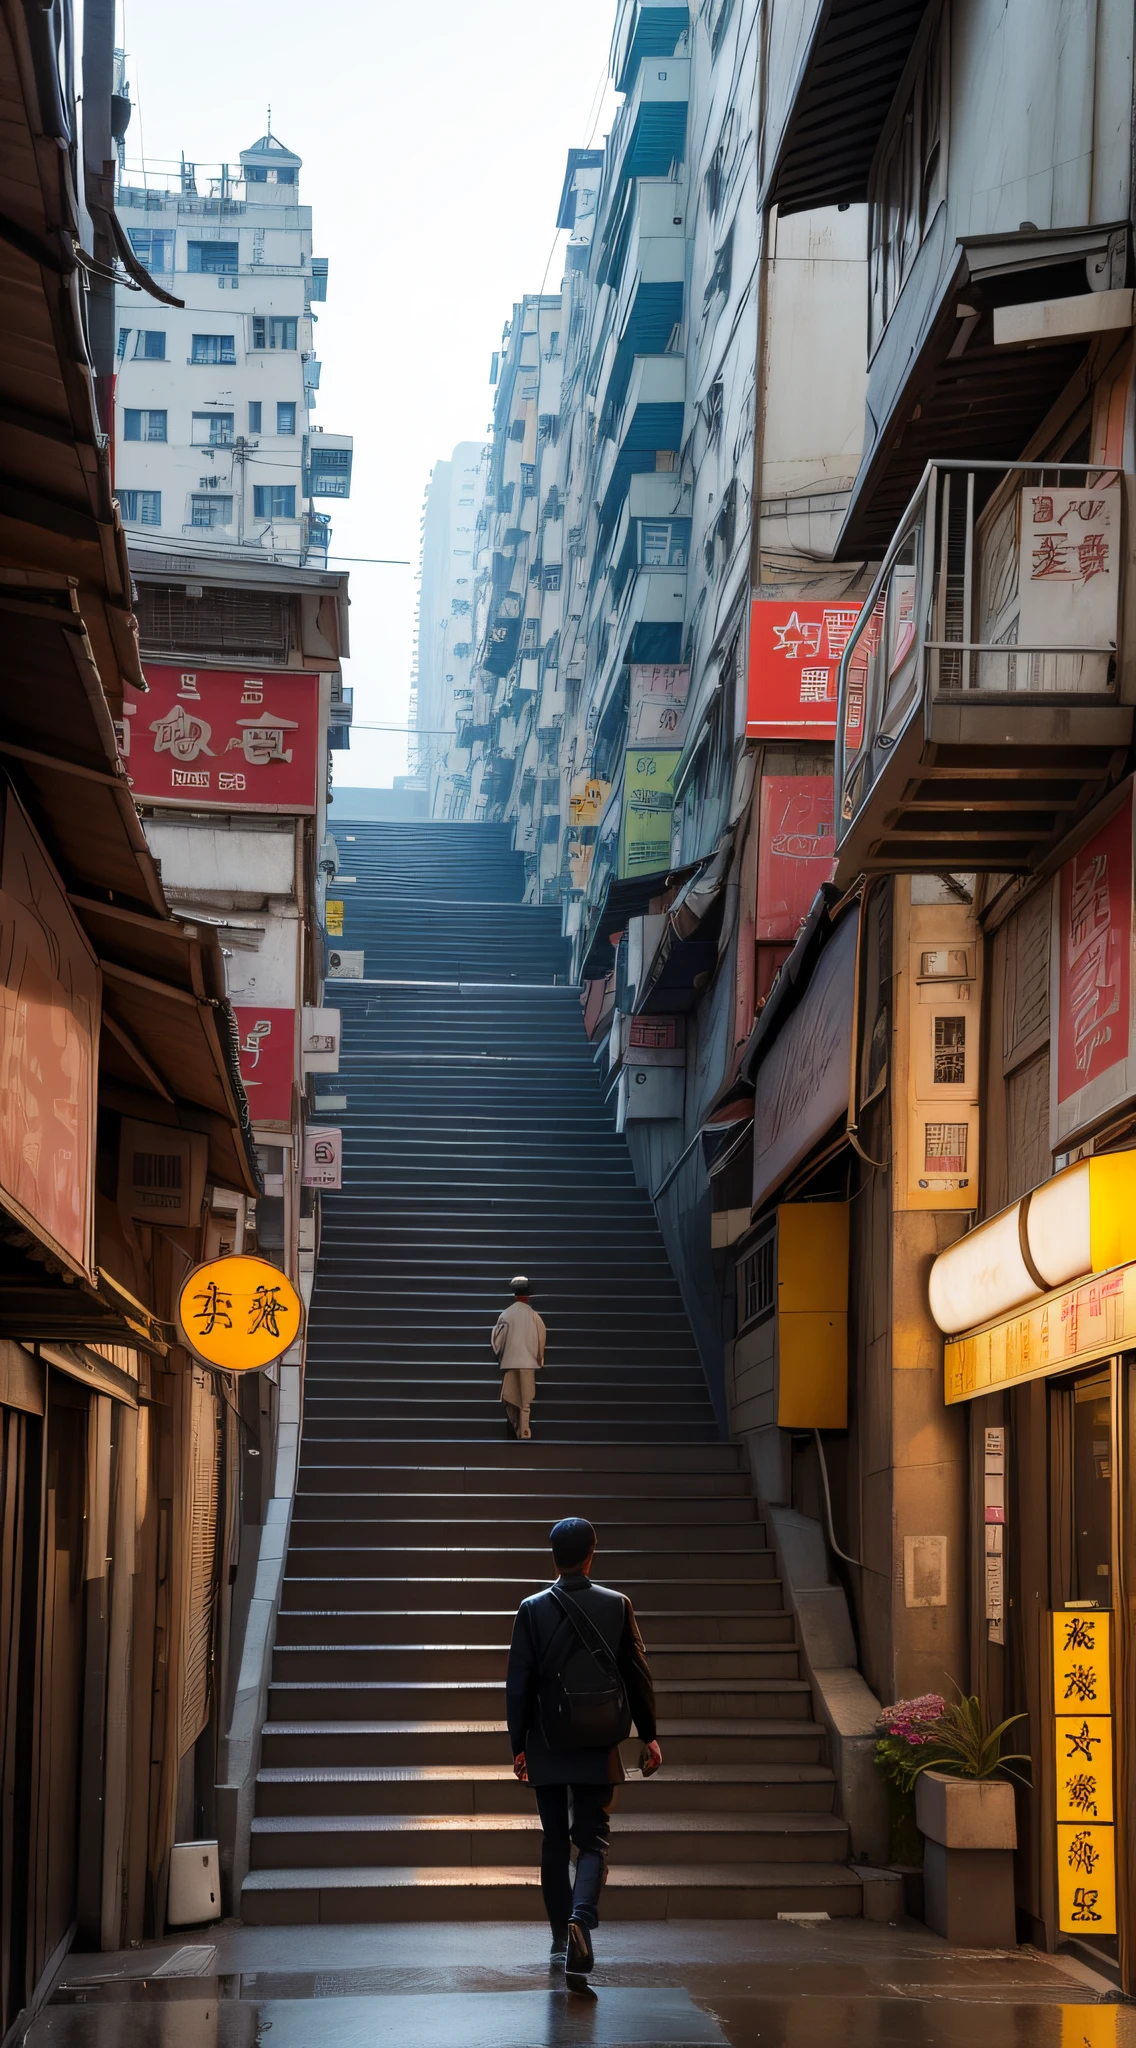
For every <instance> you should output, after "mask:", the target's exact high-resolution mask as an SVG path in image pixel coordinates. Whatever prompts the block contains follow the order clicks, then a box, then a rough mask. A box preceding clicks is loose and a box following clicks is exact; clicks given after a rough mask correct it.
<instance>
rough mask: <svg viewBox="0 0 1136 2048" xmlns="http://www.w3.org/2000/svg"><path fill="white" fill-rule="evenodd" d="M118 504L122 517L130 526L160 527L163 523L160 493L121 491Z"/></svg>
mask: <svg viewBox="0 0 1136 2048" xmlns="http://www.w3.org/2000/svg"><path fill="white" fill-rule="evenodd" d="M118 502H119V505H120V506H121V508H122V516H123V519H124V520H125V521H126V524H127V525H128V526H160V525H161V523H162V494H161V492H160V491H120V492H119V494H118Z"/></svg>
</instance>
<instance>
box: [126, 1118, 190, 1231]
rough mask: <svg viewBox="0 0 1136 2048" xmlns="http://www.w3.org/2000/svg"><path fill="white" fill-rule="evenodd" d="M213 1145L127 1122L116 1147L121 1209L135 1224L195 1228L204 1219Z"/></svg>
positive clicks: (160, 1126) (153, 1126) (157, 1126)
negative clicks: (211, 1146) (204, 1201)
mask: <svg viewBox="0 0 1136 2048" xmlns="http://www.w3.org/2000/svg"><path fill="white" fill-rule="evenodd" d="M208 1156H209V1141H208V1139H206V1138H204V1137H201V1136H200V1135H199V1134H198V1133H197V1132H196V1131H179V1130H173V1129H171V1128H170V1127H169V1126H168V1125H166V1124H144V1123H137V1122H135V1120H134V1118H133V1117H124V1118H123V1120H122V1130H121V1135H120V1137H119V1146H118V1206H119V1209H120V1210H121V1211H122V1214H123V1215H124V1216H129V1217H130V1218H131V1220H132V1221H133V1222H135V1223H168V1224H171V1225H173V1226H174V1227H175V1228H178V1229H195V1228H196V1227H197V1224H198V1223H199V1221H200V1219H201V1204H202V1201H203V1199H204V1196H205V1173H206V1167H207V1164H208Z"/></svg>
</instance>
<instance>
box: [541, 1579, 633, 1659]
mask: <svg viewBox="0 0 1136 2048" xmlns="http://www.w3.org/2000/svg"><path fill="white" fill-rule="evenodd" d="M548 1591H549V1593H550V1594H551V1596H552V1598H553V1600H554V1601H555V1603H556V1605H557V1607H558V1608H559V1609H560V1612H561V1614H562V1615H563V1616H564V1618H565V1620H566V1621H567V1622H568V1623H569V1626H570V1627H571V1628H573V1629H574V1630H575V1632H576V1634H577V1636H578V1637H579V1639H580V1641H581V1642H582V1643H583V1645H584V1648H585V1649H586V1650H588V1651H589V1652H590V1654H591V1655H592V1656H593V1657H597V1658H598V1659H599V1660H600V1661H602V1662H603V1663H604V1664H606V1665H608V1666H609V1667H610V1669H611V1670H612V1671H614V1672H615V1674H616V1677H617V1678H620V1680H621V1682H622V1674H621V1673H620V1669H619V1659H618V1657H617V1656H616V1654H615V1652H614V1650H613V1649H612V1647H611V1645H610V1643H608V1642H607V1641H606V1639H605V1638H604V1637H603V1636H602V1635H601V1634H600V1631H599V1629H598V1628H597V1627H596V1625H595V1622H594V1621H591V1620H590V1619H589V1617H588V1616H587V1615H586V1614H580V1613H578V1612H577V1610H576V1604H575V1602H574V1601H573V1600H569V1599H567V1598H566V1597H565V1595H564V1594H563V1593H562V1592H561V1591H560V1588H559V1586H550V1587H549V1588H548ZM589 1635H591V1637H592V1638H593V1640H592V1641H591V1642H589V1640H588V1637H589Z"/></svg>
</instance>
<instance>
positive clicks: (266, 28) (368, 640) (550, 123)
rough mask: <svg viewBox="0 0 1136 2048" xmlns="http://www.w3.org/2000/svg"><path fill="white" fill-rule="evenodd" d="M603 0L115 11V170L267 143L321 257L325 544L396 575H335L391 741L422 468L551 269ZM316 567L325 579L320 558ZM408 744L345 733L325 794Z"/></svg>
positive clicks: (603, 22) (598, 105)
mask: <svg viewBox="0 0 1136 2048" xmlns="http://www.w3.org/2000/svg"><path fill="white" fill-rule="evenodd" d="M613 16H614V0H574V5H573V6H572V8H571V10H570V11H569V10H568V9H567V8H564V7H563V6H561V5H559V4H557V0H417V4H414V0H411V4H401V5H398V6H393V5H391V4H390V0H323V4H322V5H313V4H312V0H271V4H269V0H194V4H193V5H192V6H181V5H177V4H175V0H119V20H120V32H121V37H122V42H123V46H124V47H125V49H126V51H127V70H128V75H129V78H130V84H131V93H132V97H133V99H134V102H135V113H134V117H133V120H132V123H131V127H130V132H129V134H128V136H127V161H128V163H129V164H130V165H131V166H135V165H137V164H138V163H139V162H140V161H141V157H142V153H143V151H144V153H145V158H146V161H147V162H148V163H153V164H154V165H158V164H159V163H160V162H161V160H162V159H167V160H169V159H174V160H176V158H177V157H178V156H179V155H180V153H181V152H182V151H184V152H185V155H186V156H187V157H190V158H193V159H195V160H196V161H198V162H200V163H202V164H205V163H215V162H220V161H225V160H228V161H229V162H231V163H234V164H235V162H236V159H237V156H238V153H239V151H240V150H242V149H247V148H248V147H249V145H250V143H252V142H253V141H255V139H256V138H257V137H258V136H259V135H261V134H263V132H264V125H265V110H266V108H267V106H268V105H269V103H271V107H272V132H273V134H274V135H278V136H279V137H280V139H281V141H282V142H284V143H286V144H287V146H288V148H289V149H294V150H295V151H296V152H297V154H298V155H299V156H301V157H302V158H303V160H304V167H303V170H302V171H301V173H300V178H301V191H300V197H301V200H302V202H303V203H304V204H306V205H309V206H311V208H312V210H313V246H314V249H315V253H316V255H317V256H321V255H324V256H327V257H328V258H329V260H330V277H329V283H328V297H327V303H326V305H323V306H320V307H318V308H317V311H318V313H319V326H318V328H317V330H316V346H317V350H318V353H319V355H320V357H321V359H322V362H323V372H322V381H321V385H320V392H319V401H318V404H317V407H316V412H315V418H316V420H317V421H318V422H319V424H320V425H322V426H323V427H325V428H326V429H327V430H328V432H333V431H334V432H340V433H351V434H354V436H355V468H354V477H353V481H352V494H351V498H350V500H349V502H348V503H347V504H345V505H337V504H336V503H335V502H334V501H332V500H329V501H327V502H326V504H325V505H324V507H323V509H325V510H326V511H329V512H330V513H331V515H332V520H333V536H332V547H333V549H334V550H335V551H336V552H337V553H342V554H344V555H394V556H402V557H407V558H409V561H410V564H411V566H410V568H408V569H382V568H366V567H362V566H359V565H355V564H343V566H344V567H349V568H350V573H351V597H352V610H351V639H352V647H353V656H352V659H351V661H350V663H349V665H348V671H347V680H348V682H349V683H351V684H352V685H353V686H354V691H355V718H356V721H357V728H358V725H359V724H361V723H363V722H364V721H367V720H372V721H376V722H378V721H383V722H387V723H391V724H395V725H400V726H405V724H406V707H407V694H408V690H409V679H410V650H411V633H412V620H413V605H414V592H415V585H414V580H413V579H414V572H415V570H416V569H417V566H418V542H419V530H418V529H419V519H420V516H421V509H422V495H423V491H424V489H425V485H426V479H427V477H428V475H429V472H430V469H431V466H432V464H433V463H434V462H435V461H436V460H437V459H438V458H439V457H442V456H446V455H448V454H449V453H450V450H451V449H452V447H453V446H454V443H455V442H456V441H460V440H466V439H480V438H481V437H482V436H483V435H484V433H485V431H486V427H487V424H488V421H489V415H490V403H491V400H490V391H489V383H488V377H489V360H490V356H491V354H492V352H493V350H494V349H495V348H496V347H498V345H499V342H500V336H501V328H502V326H503V324H504V322H505V320H506V319H507V318H508V316H509V312H510V309H511V307H512V304H513V301H514V299H516V298H519V297H520V295H521V293H522V292H525V291H539V290H540V288H541V283H542V280H543V278H544V275H545V267H546V264H548V260H549V255H550V252H551V251H552V249H553V244H554V241H555V242H556V249H555V254H554V255H553V257H552V262H551V264H550V265H549V267H548V284H549V288H550V289H554V288H555V287H556V285H557V284H558V283H559V280H560V274H561V261H560V249H561V244H562V241H563V237H560V238H557V237H556V235H555V215H556V203H557V200H558V198H559V195H560V186H561V180H562V178H563V174H564V161H565V155H566V152H567V151H568V149H569V148H570V147H571V146H572V145H574V144H582V143H585V142H586V141H587V140H588V137H589V133H590V131H591V128H592V124H593V123H596V124H597V125H596V133H597V137H602V135H603V133H604V132H605V131H606V129H607V128H608V127H609V125H610V118H611V111H612V107H613V105H614V100H613V97H612V95H611V93H610V88H609V87H608V85H607V56H608V48H609V43H610V38H611V27H612V20H613ZM335 566H339V565H338V564H336V565H335ZM405 752H406V737H405V733H390V732H386V733H384V732H371V733H364V732H360V731H358V729H357V730H356V736H355V737H354V738H353V740H352V745H351V752H350V754H349V755H337V756H336V775H337V779H338V780H339V781H340V782H341V783H388V782H389V781H390V779H391V776H392V775H393V774H400V773H401V772H402V771H403V769H404V768H405V765H406V762H405Z"/></svg>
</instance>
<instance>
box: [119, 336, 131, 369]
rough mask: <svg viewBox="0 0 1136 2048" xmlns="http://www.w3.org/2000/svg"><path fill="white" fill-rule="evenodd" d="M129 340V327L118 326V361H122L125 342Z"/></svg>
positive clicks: (124, 352)
mask: <svg viewBox="0 0 1136 2048" xmlns="http://www.w3.org/2000/svg"><path fill="white" fill-rule="evenodd" d="M129 340H130V329H129V327H120V328H119V330H118V360H119V362H121V361H122V358H123V356H124V355H125V354H126V344H127V342H128V341H129Z"/></svg>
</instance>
